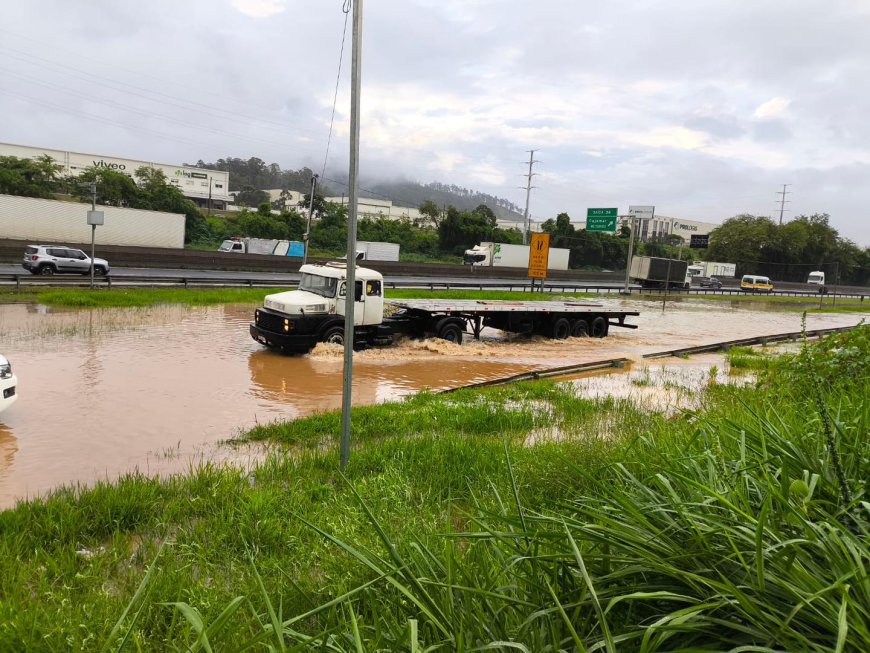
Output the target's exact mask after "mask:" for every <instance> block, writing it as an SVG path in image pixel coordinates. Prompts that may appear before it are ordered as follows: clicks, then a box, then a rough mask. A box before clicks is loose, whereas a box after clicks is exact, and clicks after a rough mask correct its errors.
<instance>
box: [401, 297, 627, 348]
mask: <svg viewBox="0 0 870 653" xmlns="http://www.w3.org/2000/svg"><path fill="white" fill-rule="evenodd" d="M388 303H389V304H391V305H392V306H395V307H397V308H399V309H401V311H400V313H398V314H397V315H394V316H391V317H388V318H385V319H384V324H385V325H388V324H393V323H399V322H407V321H412V322H415V323H417V324H419V325H428V326H430V327H432V328H431V329H429V330H428V331H429V332H430V333H434V334H435V335H439V333H438V331H439V330H438V328H437V324H438V323H443V320H445V319H448V318H452V319H453V320H455V321H457V323H460V322H461V323H462V325H463V326H464V327H465V328H464V329H463V331H471V333H472V334H473V335H474V337H475V338H477V339H480V332H481V331H482V329H483V328H484V327H492V328H493V329H500V330H501V331H508V332H511V333H525V334H537V335H542V336H546V337H549V338H555V339H557V340H559V339H562V338H567V337H569V336H573V337H581V336H592V337H593V338H603V337H605V336H606V335H607V334H608V332H609V331H610V327H611V326H616V327H623V328H626V329H636V328H637V325H633V324H626V322H625V318H626V317H629V316H637V315H640V313H638V312H637V311H622V310H610V309H607V308H605V307H604V306H602V305H601V304H591V303H582V302H555V301H539V302H523V301H516V302H515V301H505V300H474V299H459V300H452V299H407V300H402V301H395V300H390V301H389V302H388ZM397 326H398V324H397Z"/></svg>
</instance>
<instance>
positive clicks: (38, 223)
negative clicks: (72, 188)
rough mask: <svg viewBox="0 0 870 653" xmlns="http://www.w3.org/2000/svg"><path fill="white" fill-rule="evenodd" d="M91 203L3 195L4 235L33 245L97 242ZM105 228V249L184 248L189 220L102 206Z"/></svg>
mask: <svg viewBox="0 0 870 653" xmlns="http://www.w3.org/2000/svg"><path fill="white" fill-rule="evenodd" d="M90 210H91V203H90V202H87V203H81V202H62V201H58V200H45V199H41V198H37V197H20V196H18V195H0V234H2V235H3V238H9V239H11V240H27V241H30V242H31V243H58V244H60V243H68V244H78V245H82V244H85V243H90V242H91V235H92V228H91V225H90V224H89V223H88V221H87V214H88V211H90ZM97 211H100V212H102V213H103V223H102V224H101V225H100V226H99V227H98V228H97V230H96V241H97V243H98V244H99V245H129V246H132V247H168V248H173V249H182V248H183V247H184V221H185V218H184V214H183V213H165V212H163V211H146V210H145V209H128V208H122V207H119V206H104V205H102V204H97Z"/></svg>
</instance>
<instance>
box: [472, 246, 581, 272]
mask: <svg viewBox="0 0 870 653" xmlns="http://www.w3.org/2000/svg"><path fill="white" fill-rule="evenodd" d="M529 251H530V247H529V245H509V244H507V243H480V244H479V245H475V246H474V247H472V248H471V249H467V250H465V254H464V255H463V257H462V262H463V264H465V265H475V266H482V267H493V268H527V267H529ZM570 254H571V250H568V249H559V248H557V247H550V248H549V250H548V254H547V269H548V270H567V269H568V258H569V255H570Z"/></svg>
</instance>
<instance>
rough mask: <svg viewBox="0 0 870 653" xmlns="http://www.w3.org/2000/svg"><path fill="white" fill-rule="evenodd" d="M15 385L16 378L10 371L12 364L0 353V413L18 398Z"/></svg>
mask: <svg viewBox="0 0 870 653" xmlns="http://www.w3.org/2000/svg"><path fill="white" fill-rule="evenodd" d="M17 385H18V379H17V378H15V375H14V374H13V373H12V364H11V363H10V362H9V360H8V359H7V358H6V357H5V356H3V354H0V413H2V412H3V411H4V410H6V409H7V408H9V406H11V405H12V404H14V403H15V400H16V399H18V394H17V390H16V386H17Z"/></svg>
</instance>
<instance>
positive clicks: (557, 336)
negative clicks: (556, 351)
mask: <svg viewBox="0 0 870 653" xmlns="http://www.w3.org/2000/svg"><path fill="white" fill-rule="evenodd" d="M569 335H571V323H570V322H568V320H567V319H566V318H564V317H560V318H557V319H556V321H555V322H553V326H552V328H551V329H550V337H552V338H553V340H564V339H565V338H567V337H568V336H569Z"/></svg>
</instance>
